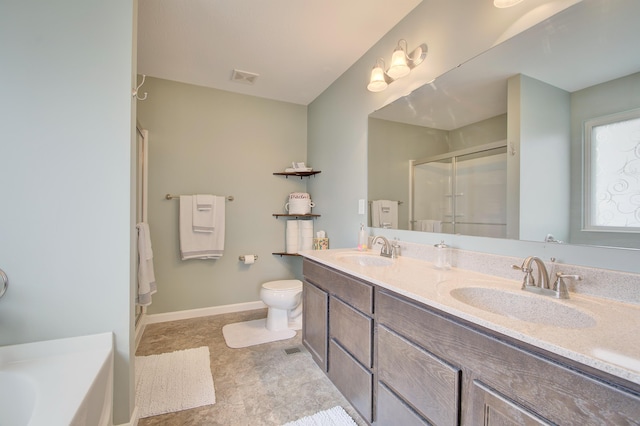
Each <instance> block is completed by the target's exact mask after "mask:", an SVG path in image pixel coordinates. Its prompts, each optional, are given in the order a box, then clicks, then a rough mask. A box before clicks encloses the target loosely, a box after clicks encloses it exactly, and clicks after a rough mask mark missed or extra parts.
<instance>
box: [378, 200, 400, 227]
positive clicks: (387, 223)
mask: <svg viewBox="0 0 640 426" xmlns="http://www.w3.org/2000/svg"><path fill="white" fill-rule="evenodd" d="M371 224H372V226H374V227H377V228H388V229H398V202H397V201H391V200H376V201H372V202H371Z"/></svg>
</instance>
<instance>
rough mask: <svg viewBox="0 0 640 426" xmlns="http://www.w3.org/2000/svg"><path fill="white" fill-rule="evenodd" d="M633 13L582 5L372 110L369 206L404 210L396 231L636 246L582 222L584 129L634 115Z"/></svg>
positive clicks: (638, 69)
mask: <svg viewBox="0 0 640 426" xmlns="http://www.w3.org/2000/svg"><path fill="white" fill-rule="evenodd" d="M639 14H640V2H638V1H636V0H583V1H582V2H580V3H577V4H575V5H573V6H571V7H570V8H568V9H566V10H564V11H562V12H560V13H558V14H557V15H555V16H553V17H551V18H549V19H548V20H546V21H544V22H542V23H540V24H538V25H536V26H534V27H531V28H530V29H528V30H526V31H524V32H522V33H520V34H518V35H516V36H514V37H513V38H511V39H509V40H507V41H504V42H503V43H501V44H499V45H497V46H495V47H493V48H491V49H490V50H488V51H486V52H484V53H483V54H481V55H479V56H477V57H475V58H473V59H471V60H469V61H468V62H465V63H464V64H462V65H461V66H459V67H457V68H455V69H453V70H451V71H449V72H447V73H445V74H443V75H442V76H440V77H438V78H436V79H435V80H434V81H433V82H431V83H429V84H426V85H424V86H423V87H421V88H419V89H417V90H415V91H414V92H413V93H411V94H409V95H407V96H405V97H403V98H400V99H398V100H397V101H395V102H393V103H391V104H389V105H387V106H385V107H384V108H382V109H380V110H378V111H375V112H374V113H372V114H371V115H370V116H369V134H368V143H369V146H368V148H369V150H368V165H369V173H368V196H369V200H397V201H401V202H402V204H399V205H398V220H397V228H398V229H405V230H414V231H421V232H443V233H456V234H462V235H481V236H490V237H498V238H511V239H521V240H529V241H550V240H556V241H563V242H565V243H571V244H589V245H604V246H613V247H624V248H640V234H638V232H637V231H636V230H634V229H633V228H628V229H626V230H622V231H620V230H619V229H605V230H602V229H598V230H594V229H590V228H588V227H586V226H584V225H583V224H584V209H583V207H584V202H583V200H584V193H585V190H586V189H585V188H584V185H583V177H584V173H585V170H584V162H583V155H584V137H583V134H584V132H585V127H584V124H585V122H587V121H589V120H593V119H597V118H600V117H606V116H609V115H612V114H618V113H622V112H625V111H630V110H633V109H637V108H640V55H637V54H636V53H635V52H636V44H637V40H640V26H639V25H637V24H636V23H635V17H636V16H639ZM635 143H636V145H637V144H640V141H636V142H635ZM492 144H498V145H500V149H501V151H500V152H499V154H497V155H495V156H494V155H491V156H489V157H488V158H486V159H484V160H481V159H480V158H475V156H478V155H480V154H475V152H476V151H484V148H483V147H487V146H492ZM637 151H638V152H639V153H640V149H638V150H637ZM464 155H472V157H474V158H473V160H472V159H468V160H466V161H465V157H464ZM639 155H640V154H639ZM494 157H495V158H494ZM498 158H500V161H499V162H496V164H493V166H495V167H496V169H495V170H492V171H488V168H489V165H488V164H489V162H491V161H493V160H494V159H498ZM483 162H486V164H485V163H483ZM430 163H431V165H430V166H426V164H430ZM445 164H446V165H447V167H450V168H451V169H452V171H450V172H447V173H448V174H447V175H446V176H445V175H444V169H445ZM498 164H499V165H498ZM423 169H429V171H428V172H426V171H425V170H423ZM440 169H442V170H440ZM456 169H459V170H456ZM436 170H438V171H436ZM481 172H482V173H487V174H486V176H481V175H480V173H481ZM636 173H637V169H636ZM427 174H431V177H429V178H426V177H424V176H422V175H427ZM461 174H462V175H464V179H462V180H461V178H462V175H461ZM498 176H499V179H501V183H500V184H498V183H497V182H496V180H498ZM636 177H637V179H638V180H640V177H639V176H637V175H636ZM456 178H457V179H456ZM437 182H445V183H446V189H443V188H440V189H436V187H437V186H438V185H436V183H437ZM469 183H473V184H474V185H471V186H469V185H468V184H469ZM503 184H504V185H505V186H506V187H505V188H504V189H503V188H502V186H500V188H499V189H498V186H499V185H503ZM463 185H467V186H464V190H462V189H461V188H462V187H463ZM492 185H496V186H495V187H494V188H492V189H490V188H491V186H492ZM422 188H426V189H424V190H423V189H422ZM452 188H453V189H452ZM430 191H435V192H430ZM459 194H464V195H459ZM447 197H448V199H447ZM443 199H444V200H443ZM370 211H371V210H370ZM370 216H371V215H370ZM370 225H371V226H375V224H373V223H371V222H370ZM438 229H439V230H440V231H437V230H438ZM629 229H631V231H629ZM634 231H635V232H634Z"/></svg>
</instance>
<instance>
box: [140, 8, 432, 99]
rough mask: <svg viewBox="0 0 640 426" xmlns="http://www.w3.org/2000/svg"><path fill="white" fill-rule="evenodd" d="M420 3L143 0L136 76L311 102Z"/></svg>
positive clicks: (265, 96) (270, 97) (272, 97)
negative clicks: (250, 80) (235, 76)
mask: <svg viewBox="0 0 640 426" xmlns="http://www.w3.org/2000/svg"><path fill="white" fill-rule="evenodd" d="M421 1H422V0H393V1H389V0H347V1H345V0H139V2H138V74H145V75H148V76H152V77H158V78H163V79H167V80H173V81H179V82H183V83H190V84H195V85H200V86H206V87H212V88H216V89H221V90H227V91H231V92H237V93H243V94H248V95H253V96H259V97H264V98H269V99H275V100H280V101H286V102H292V103H296V104H301V105H308V104H309V103H310V102H312V101H313V100H314V99H315V98H316V97H317V96H318V95H320V94H321V93H322V92H323V91H324V90H325V89H326V88H327V87H329V86H330V85H331V83H333V82H334V81H335V80H336V79H337V78H338V77H340V75H341V74H342V73H344V72H345V71H346V70H347V69H348V68H349V67H350V66H351V65H353V64H354V63H355V62H356V61H357V60H358V59H359V58H360V57H362V55H364V54H365V53H366V52H367V51H368V50H369V49H370V48H371V47H372V46H373V45H374V44H375V43H376V42H377V41H378V40H380V39H381V38H382V37H383V36H384V35H385V34H386V33H387V32H388V31H389V30H390V29H391V28H393V27H394V26H395V25H396V24H397V23H398V22H399V21H400V20H402V18H404V17H405V16H406V15H407V14H408V13H409V12H410V11H411V10H412V9H413V8H415V7H416V6H417V5H418V4H419V3H420V2H421ZM372 65H373V64H372ZM234 69H238V70H241V71H248V72H251V73H256V74H259V77H258V78H257V79H256V81H255V83H254V84H253V85H248V84H243V83H238V82H235V81H232V79H231V77H232V73H233V70H234Z"/></svg>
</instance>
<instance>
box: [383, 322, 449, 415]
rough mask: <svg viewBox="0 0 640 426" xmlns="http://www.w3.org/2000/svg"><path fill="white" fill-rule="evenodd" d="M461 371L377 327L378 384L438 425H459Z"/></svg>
mask: <svg viewBox="0 0 640 426" xmlns="http://www.w3.org/2000/svg"><path fill="white" fill-rule="evenodd" d="M460 375H461V374H460V369H458V368H455V367H452V366H451V365H449V364H447V363H445V362H443V361H442V360H440V359H439V358H436V357H435V356H433V355H432V354H430V353H428V352H426V351H425V350H424V349H422V348H420V347H419V346H416V345H414V344H412V343H411V342H409V341H407V340H405V339H404V338H402V337H400V336H398V335H397V334H395V333H393V332H391V331H389V330H388V329H386V328H384V327H381V326H380V327H378V377H377V379H378V381H380V382H383V383H384V384H385V385H386V386H388V387H389V388H390V389H393V390H394V392H396V393H397V394H398V395H400V396H401V397H402V398H403V399H404V400H405V401H407V402H408V403H409V404H410V405H411V406H412V407H414V408H415V409H416V410H417V411H418V412H419V413H420V414H421V415H423V416H424V417H425V418H426V419H428V420H429V421H430V422H431V423H433V424H436V425H457V424H458V413H459V411H460Z"/></svg>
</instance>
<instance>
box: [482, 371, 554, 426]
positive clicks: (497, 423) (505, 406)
mask: <svg viewBox="0 0 640 426" xmlns="http://www.w3.org/2000/svg"><path fill="white" fill-rule="evenodd" d="M472 386H473V389H472V391H471V398H472V400H473V401H472V404H473V424H477V425H483V426H543V425H546V426H551V423H549V422H547V421H545V420H544V419H541V418H539V417H538V416H536V415H535V414H533V413H531V412H529V411H527V410H525V409H524V408H522V407H521V406H519V405H518V404H516V403H514V402H513V401H512V400H511V399H509V398H507V397H506V396H504V395H501V394H499V393H498V392H496V391H494V390H493V389H489V388H488V387H486V386H485V385H483V384H482V383H481V382H479V381H477V380H474V381H473V385H472Z"/></svg>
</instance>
